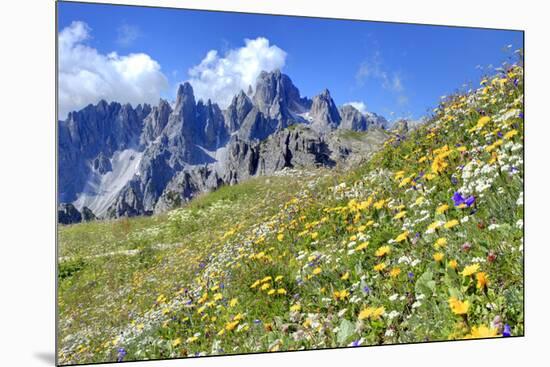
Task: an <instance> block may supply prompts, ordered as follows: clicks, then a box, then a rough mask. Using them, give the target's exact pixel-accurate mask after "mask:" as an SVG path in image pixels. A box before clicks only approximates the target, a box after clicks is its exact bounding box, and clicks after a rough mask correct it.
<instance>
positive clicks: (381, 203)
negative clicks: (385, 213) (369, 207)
mask: <svg viewBox="0 0 550 367" xmlns="http://www.w3.org/2000/svg"><path fill="white" fill-rule="evenodd" d="M384 204H386V200H384V199H382V200H378V201H377V202H376V203H374V204H373V206H374V208H375V209H382V208H383V207H384Z"/></svg>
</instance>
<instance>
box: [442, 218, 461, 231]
mask: <svg viewBox="0 0 550 367" xmlns="http://www.w3.org/2000/svg"><path fill="white" fill-rule="evenodd" d="M459 223H460V222H459V221H458V220H456V219H451V220H450V221H448V222H447V223H445V225H444V227H445V228H447V229H451V228H453V227H456V226H458V224H459Z"/></svg>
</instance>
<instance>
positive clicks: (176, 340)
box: [172, 338, 181, 347]
mask: <svg viewBox="0 0 550 367" xmlns="http://www.w3.org/2000/svg"><path fill="white" fill-rule="evenodd" d="M180 344H181V338H177V339H175V340H174V341H173V342H172V346H173V347H177V346H178V345H180Z"/></svg>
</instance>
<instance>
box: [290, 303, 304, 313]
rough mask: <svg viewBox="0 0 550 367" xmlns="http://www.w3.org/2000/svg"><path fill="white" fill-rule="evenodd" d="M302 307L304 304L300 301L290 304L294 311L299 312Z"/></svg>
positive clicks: (291, 309)
mask: <svg viewBox="0 0 550 367" xmlns="http://www.w3.org/2000/svg"><path fill="white" fill-rule="evenodd" d="M301 309H302V306H301V305H300V304H299V303H296V304H294V305H292V306H290V311H292V312H299V311H300V310H301Z"/></svg>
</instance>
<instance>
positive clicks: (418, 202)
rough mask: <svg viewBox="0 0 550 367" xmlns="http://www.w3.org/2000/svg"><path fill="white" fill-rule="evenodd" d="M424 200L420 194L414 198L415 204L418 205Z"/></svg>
mask: <svg viewBox="0 0 550 367" xmlns="http://www.w3.org/2000/svg"><path fill="white" fill-rule="evenodd" d="M423 202H424V197H423V196H420V197H419V198H418V199H416V200H415V202H414V204H415V205H420V204H422V203H423Z"/></svg>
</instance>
